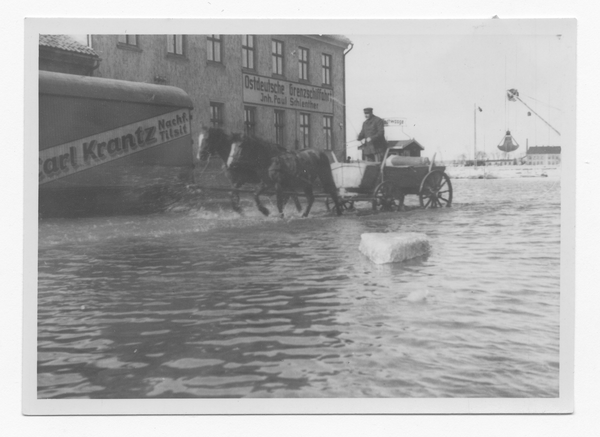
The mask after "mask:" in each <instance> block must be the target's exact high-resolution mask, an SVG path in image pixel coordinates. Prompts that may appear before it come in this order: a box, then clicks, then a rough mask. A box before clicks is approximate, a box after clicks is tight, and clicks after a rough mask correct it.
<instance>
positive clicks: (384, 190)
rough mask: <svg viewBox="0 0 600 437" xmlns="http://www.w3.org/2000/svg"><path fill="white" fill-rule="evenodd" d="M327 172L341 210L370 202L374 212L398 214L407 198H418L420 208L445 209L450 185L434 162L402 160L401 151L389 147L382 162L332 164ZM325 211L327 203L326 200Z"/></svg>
mask: <svg viewBox="0 0 600 437" xmlns="http://www.w3.org/2000/svg"><path fill="white" fill-rule="evenodd" d="M331 170H332V173H333V178H334V180H335V183H336V186H337V188H338V191H339V197H340V200H341V201H342V203H343V206H344V208H345V209H353V208H354V203H355V202H363V201H367V202H371V204H372V208H373V209H374V210H381V211H400V210H402V209H403V207H404V197H405V196H406V195H407V194H412V195H418V196H419V203H420V205H421V207H422V208H438V207H442V206H447V207H449V206H450V205H451V204H452V183H451V182H450V178H449V177H448V175H447V174H446V173H445V170H446V167H444V166H439V165H435V156H434V159H433V160H432V161H431V162H429V160H428V159H427V158H421V157H416V156H403V155H402V148H400V147H390V148H388V149H387V150H386V153H385V155H384V158H383V160H382V162H380V163H378V162H365V161H356V162H344V163H342V162H337V161H336V162H333V163H332V164H331ZM326 204H327V208H328V209H329V207H330V206H331V199H329V198H328V199H327V200H326Z"/></svg>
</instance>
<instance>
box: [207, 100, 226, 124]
mask: <svg viewBox="0 0 600 437" xmlns="http://www.w3.org/2000/svg"><path fill="white" fill-rule="evenodd" d="M210 125H211V127H217V128H219V129H222V128H223V104H222V103H215V102H210Z"/></svg>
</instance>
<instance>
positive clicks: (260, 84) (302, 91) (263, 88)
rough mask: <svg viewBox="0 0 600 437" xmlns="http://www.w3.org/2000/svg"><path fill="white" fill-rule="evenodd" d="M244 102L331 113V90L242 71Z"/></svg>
mask: <svg viewBox="0 0 600 437" xmlns="http://www.w3.org/2000/svg"><path fill="white" fill-rule="evenodd" d="M243 77H244V79H243V80H244V84H243V89H244V102H245V103H254V104H257V105H266V106H275V107H281V108H284V109H299V110H301V111H309V112H324V113H328V114H331V113H333V98H332V97H333V90H332V89H329V88H322V87H316V86H312V85H304V84H299V83H296V82H288V81H286V80H279V79H273V78H268V77H262V76H257V75H255V74H247V73H244V75H243Z"/></svg>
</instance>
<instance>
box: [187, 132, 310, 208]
mask: <svg viewBox="0 0 600 437" xmlns="http://www.w3.org/2000/svg"><path fill="white" fill-rule="evenodd" d="M241 141H242V138H241V136H240V135H236V134H234V135H232V136H229V135H227V134H226V133H225V132H224V131H223V130H222V129H218V128H213V127H211V128H203V129H202V131H201V133H200V138H199V141H198V143H199V144H200V148H199V150H198V159H200V160H202V161H206V160H207V159H208V158H209V156H211V155H212V154H217V155H218V156H219V157H220V158H221V160H222V161H223V164H224V165H225V166H226V168H227V175H228V177H229V180H230V181H231V185H232V187H233V188H234V190H233V191H232V192H231V206H232V208H233V210H234V211H236V212H238V213H241V212H242V209H241V207H240V195H239V192H238V191H237V190H238V189H239V188H240V187H241V186H242V185H244V184H252V185H259V184H262V179H261V178H260V176H259V175H258V173H257V172H256V169H255V168H254V167H252V166H237V168H235V169H231V168H230V165H229V164H230V161H231V159H232V157H233V154H234V152H235V150H236V148H237V147H238V146H239V144H240V143H241ZM292 197H293V199H294V202H295V204H296V209H297V210H298V211H301V210H302V206H301V205H300V201H299V200H298V197H297V196H292ZM261 206H262V205H261ZM263 208H264V207H263ZM259 209H260V207H259ZM261 211H262V212H263V214H264V211H263V210H261ZM267 213H268V212H267Z"/></svg>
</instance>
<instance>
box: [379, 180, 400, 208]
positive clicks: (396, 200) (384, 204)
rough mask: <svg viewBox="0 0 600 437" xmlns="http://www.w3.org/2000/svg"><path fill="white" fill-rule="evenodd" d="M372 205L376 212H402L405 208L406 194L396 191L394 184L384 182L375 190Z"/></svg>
mask: <svg viewBox="0 0 600 437" xmlns="http://www.w3.org/2000/svg"><path fill="white" fill-rule="evenodd" d="M371 203H372V206H373V210H375V211H401V210H402V209H403V208H404V193H402V192H401V191H400V190H394V187H393V186H392V184H390V183H389V182H387V181H384V182H382V183H380V184H379V185H377V188H375V191H374V192H373V200H372V202H371Z"/></svg>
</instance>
